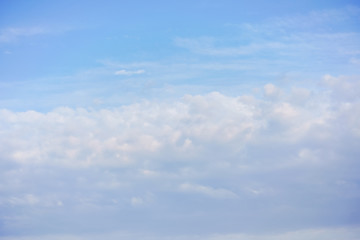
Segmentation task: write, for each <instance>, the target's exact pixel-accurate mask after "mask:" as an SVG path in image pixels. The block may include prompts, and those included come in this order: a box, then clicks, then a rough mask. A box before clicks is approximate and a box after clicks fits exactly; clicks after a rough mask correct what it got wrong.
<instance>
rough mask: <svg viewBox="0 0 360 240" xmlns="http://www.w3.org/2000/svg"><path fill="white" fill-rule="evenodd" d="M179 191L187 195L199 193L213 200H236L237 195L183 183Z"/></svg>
mask: <svg viewBox="0 0 360 240" xmlns="http://www.w3.org/2000/svg"><path fill="white" fill-rule="evenodd" d="M179 189H180V190H181V191H184V192H189V193H200V194H204V195H207V196H210V197H214V198H237V195H236V194H235V193H233V192H231V191H229V190H227V189H223V188H212V187H209V186H203V185H199V184H191V183H183V184H181V185H180V186H179Z"/></svg>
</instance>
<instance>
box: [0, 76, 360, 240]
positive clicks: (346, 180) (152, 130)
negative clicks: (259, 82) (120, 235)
mask: <svg viewBox="0 0 360 240" xmlns="http://www.w3.org/2000/svg"><path fill="white" fill-rule="evenodd" d="M322 83H323V85H322V86H323V87H324V88H323V89H312V88H305V87H304V86H302V87H296V88H295V87H294V88H292V89H290V90H287V89H282V88H280V87H278V86H275V85H266V86H264V91H265V95H264V96H262V97H256V96H228V95H225V94H222V93H219V92H212V93H208V94H204V95H185V96H184V97H183V98H181V99H178V100H177V101H169V102H161V101H143V102H138V103H135V104H130V105H126V106H121V107H118V108H112V109H99V110H94V109H84V108H68V107H61V108H56V109H54V110H52V111H49V112H45V113H43V112H37V111H25V112H16V111H11V110H6V109H2V110H1V111H0V134H1V137H0V158H1V163H0V164H1V168H0V170H1V174H0V180H1V181H0V191H1V193H2V194H1V198H0V208H1V209H2V212H4V215H3V216H4V217H2V218H1V221H2V223H3V226H4V227H3V228H4V229H5V230H6V232H8V233H14V232H17V231H18V230H19V229H22V230H23V229H32V231H35V232H37V233H38V234H44V232H43V230H42V229H43V227H39V226H42V224H43V223H44V222H46V221H47V219H48V218H49V217H50V216H55V217H56V219H59V220H58V221H60V222H67V221H66V219H67V218H68V216H65V215H64V212H65V213H67V214H68V215H69V216H70V217H71V222H70V223H69V224H67V225H66V224H65V225H66V226H67V227H68V228H69V233H70V232H76V231H77V230H76V229H75V228H74V227H72V226H77V225H78V224H80V222H81V221H82V219H84V218H86V219H89V223H88V224H89V226H97V227H98V229H106V230H108V231H110V230H114V229H116V228H117V226H114V225H113V223H114V222H121V223H123V225H122V226H124V229H130V230H129V231H131V230H134V229H138V228H141V229H143V230H149V231H150V229H151V231H154V232H156V231H160V229H164V227H165V228H166V229H169V231H171V233H173V234H180V235H181V234H185V233H186V232H185V230H181V229H178V228H177V226H178V224H179V223H181V224H185V225H186V224H187V225H186V226H188V229H187V230H188V231H192V232H195V233H199V234H200V233H207V234H208V233H209V232H210V233H217V232H229V231H231V232H236V231H245V232H246V231H247V232H248V233H249V234H250V233H251V231H257V232H262V233H266V231H267V229H269V228H271V229H276V230H279V231H283V230H284V229H285V230H289V229H294V228H296V229H303V228H307V227H308V226H309V225H311V226H314V227H327V226H330V225H331V226H340V225H342V224H344V223H351V224H357V223H358V222H359V220H358V218H357V217H356V216H357V214H359V212H360V209H359V208H358V206H357V205H358V204H357V202H358V200H359V198H360V195H359V192H360V191H359V185H358V180H357V179H358V170H359V167H360V164H359V163H358V156H359V154H360V152H359V148H358V146H359V144H360V125H359V121H358V119H359V114H360V105H359V101H358V97H357V95H356V94H355V93H354V94H355V95H352V96H351V97H349V96H346V95H345V94H343V92H342V90H341V89H350V88H351V87H348V86H357V84H358V83H359V79H358V78H355V77H334V76H325V77H324V80H322ZM339 89H340V90H341V91H340V90H339ZM266 91H267V95H268V96H267V95H266ZM278 93H281V94H280V95H277V94H278ZM274 96H276V98H273V97H274ZM9 206H11V207H9ZM13 207H17V208H21V211H22V215H19V214H18V212H16V211H14V208H13ZM34 209H36V211H37V212H38V214H37V215H36V216H34ZM94 215H96V216H98V217H97V218H96V219H93V218H89V216H94ZM129 216H131V217H129ZM155 216H156V217H155ZM32 217H33V218H35V219H34V220H33V221H31V222H29V221H28V219H30V218H32ZM219 218H220V219H221V222H222V223H220V222H219V220H218V219H219ZM143 219H152V220H151V221H147V222H146V223H145V222H144V220H143ZM174 219H176V221H175V220H174ZM245 219H246V221H245ZM273 219H276V221H273ZM149 222H151V224H149ZM157 222H160V223H161V227H159V225H156V223H157ZM223 223H231V224H223ZM60 225H61V224H60ZM60 225H53V226H51V227H50V228H49V229H50V230H49V231H55V232H56V231H58V230H59V226H60ZM209 229H211V231H209ZM5 230H4V231H5ZM23 231H25V230H23ZM25 232H26V231H25ZM29 232H30V230H29ZM340 234H345V233H340ZM303 235H304V234H303ZM303 235H301V234H300V235H299V236H303ZM305 235H306V234H305ZM305 235H304V236H305ZM246 236H247V235H246ZM249 236H251V234H250V235H249ZM284 236H287V235H286V234H285V235H281V236H280V235H279V236H277V237H278V238H276V239H282V238H283V239H286V237H284ZM292 236H293V235H292ZM306 236H307V235H306ZM344 236H345V235H344ZM222 237H223V238H221V239H227V238H228V239H242V238H241V237H242V236H240V235H234V236H222ZM323 238H324V239H325V237H323ZM209 239H213V238H209ZM214 239H216V237H215V238H214ZM253 239H271V238H266V237H263V238H261V237H254V238H253ZM274 239H275V238H274ZM293 239H296V238H293Z"/></svg>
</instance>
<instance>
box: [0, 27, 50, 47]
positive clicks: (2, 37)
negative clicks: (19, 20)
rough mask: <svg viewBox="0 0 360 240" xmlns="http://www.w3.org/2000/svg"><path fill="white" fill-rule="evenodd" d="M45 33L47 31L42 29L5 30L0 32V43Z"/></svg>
mask: <svg viewBox="0 0 360 240" xmlns="http://www.w3.org/2000/svg"><path fill="white" fill-rule="evenodd" d="M46 32H47V30H45V29H44V28H42V27H28V28H6V29H3V30H1V32H0V42H3V43H6V42H12V41H15V40H17V39H18V38H21V37H29V36H35V35H41V34H44V33H46Z"/></svg>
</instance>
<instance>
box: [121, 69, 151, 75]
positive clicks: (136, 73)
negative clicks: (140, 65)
mask: <svg viewBox="0 0 360 240" xmlns="http://www.w3.org/2000/svg"><path fill="white" fill-rule="evenodd" d="M143 73H145V70H143V69H139V70H134V71H130V70H125V69H122V70H118V71H116V72H115V75H125V76H132V75H138V74H143Z"/></svg>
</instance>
